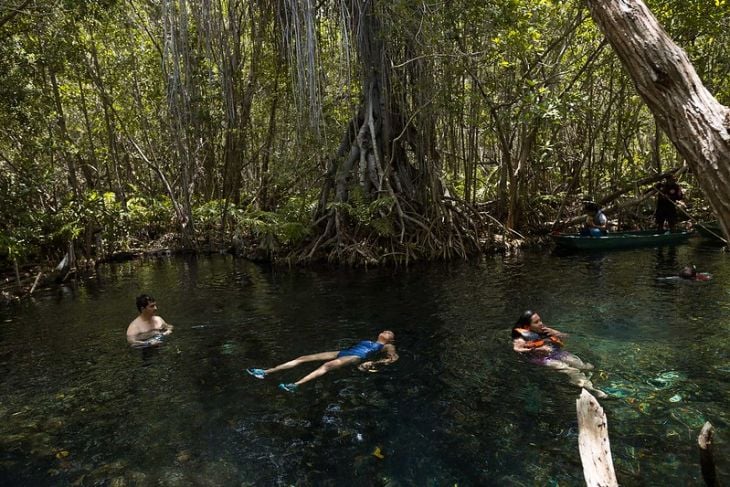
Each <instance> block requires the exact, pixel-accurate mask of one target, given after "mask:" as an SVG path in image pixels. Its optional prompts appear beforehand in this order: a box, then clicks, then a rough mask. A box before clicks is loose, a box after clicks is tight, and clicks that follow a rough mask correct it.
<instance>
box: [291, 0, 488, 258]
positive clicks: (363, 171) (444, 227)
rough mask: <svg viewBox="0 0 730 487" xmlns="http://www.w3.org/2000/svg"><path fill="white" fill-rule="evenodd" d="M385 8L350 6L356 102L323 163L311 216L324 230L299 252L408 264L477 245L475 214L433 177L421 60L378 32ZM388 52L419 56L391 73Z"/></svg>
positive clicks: (436, 172) (434, 158)
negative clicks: (357, 75) (357, 78)
mask: <svg viewBox="0 0 730 487" xmlns="http://www.w3.org/2000/svg"><path fill="white" fill-rule="evenodd" d="M386 7H387V5H386V3H385V2H382V3H381V2H372V1H365V0H351V1H350V2H349V3H348V9H347V11H348V12H351V15H350V16H349V18H348V19H347V20H348V24H349V25H348V27H349V30H350V32H351V34H352V42H353V43H354V45H355V46H356V53H357V57H358V63H359V66H360V70H361V79H360V83H361V84H360V91H361V103H360V106H359V109H358V111H357V114H356V115H354V116H353V118H352V120H351V123H350V124H348V126H347V127H346V128H345V134H344V136H343V139H342V143H341V144H340V147H339V150H338V151H337V154H336V156H335V157H334V158H333V159H332V160H331V161H330V166H329V169H328V172H327V174H326V178H325V181H324V183H323V188H322V193H321V196H320V205H319V208H318V209H317V211H316V213H315V220H316V223H317V225H320V226H321V227H320V228H323V230H321V233H320V234H319V235H318V236H317V237H316V238H315V239H313V241H312V242H311V245H309V247H308V248H307V249H305V251H304V253H303V254H302V257H304V258H306V259H311V258H316V257H320V256H321V254H323V253H324V254H327V255H328V256H329V258H330V259H335V260H337V261H340V262H350V263H358V262H365V263H369V262H374V261H383V260H394V261H399V262H405V263H407V262H409V260H411V259H414V258H419V257H427V258H435V257H444V258H450V257H454V256H466V255H467V254H470V253H474V252H476V251H477V250H478V249H479V248H480V243H479V241H478V236H479V226H478V225H476V224H475V220H478V219H479V218H481V217H480V215H478V213H476V212H471V211H470V209H469V207H468V206H467V205H464V202H463V201H461V200H454V199H452V198H450V197H448V196H447V195H446V194H445V192H444V189H443V187H442V184H441V180H440V178H439V176H440V167H439V157H438V153H437V152H436V150H435V144H434V140H435V136H434V128H433V127H434V123H433V114H432V113H431V111H430V109H429V107H428V105H429V103H430V101H429V100H427V99H426V97H425V96H423V93H424V92H425V91H426V89H424V88H423V84H424V83H425V85H428V82H429V80H430V79H431V76H432V75H431V74H430V71H429V69H430V68H429V66H428V64H427V63H428V61H427V60H425V59H419V58H420V56H419V55H418V53H414V52H412V49H413V46H410V45H408V43H407V42H402V41H401V42H400V43H399V42H398V41H397V40H395V39H393V38H391V37H390V36H388V35H387V34H386V31H387V29H385V25H384V22H385V21H386V19H387V8H386ZM395 55H397V56H404V57H405V58H406V59H413V60H417V61H414V62H411V63H408V66H407V67H406V68H405V69H403V70H401V71H397V70H394V69H393V65H394V64H397V63H395V62H393V60H392V56H395ZM411 105H413V106H411ZM411 113H412V114H411ZM409 114H411V116H410V117H409Z"/></svg>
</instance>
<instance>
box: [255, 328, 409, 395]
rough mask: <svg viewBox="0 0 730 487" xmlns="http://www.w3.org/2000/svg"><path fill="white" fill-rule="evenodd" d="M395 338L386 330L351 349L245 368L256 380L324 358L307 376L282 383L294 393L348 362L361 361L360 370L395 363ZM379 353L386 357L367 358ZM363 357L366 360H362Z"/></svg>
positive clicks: (355, 362)
mask: <svg viewBox="0 0 730 487" xmlns="http://www.w3.org/2000/svg"><path fill="white" fill-rule="evenodd" d="M394 341H395V334H394V333H393V332H392V331H390V330H385V331H382V332H380V334H379V335H378V339H377V340H376V341H374V342H373V341H370V340H362V341H360V342H358V343H357V344H356V345H354V346H352V347H350V348H346V349H344V350H336V351H333V352H321V353H315V354H312V355H303V356H301V357H298V358H295V359H294V360H290V361H289V362H285V363H283V364H281V365H278V366H276V367H272V368H270V369H257V368H251V369H246V372H248V373H249V374H251V375H252V376H254V377H256V378H257V379H264V378H265V377H266V376H268V375H269V374H272V373H274V372H278V371H280V370H286V369H291V368H294V367H296V366H297V365H300V364H303V363H306V362H319V361H324V362H325V363H324V364H322V365H321V366H319V367H318V368H317V369H315V370H314V371H312V372H310V373H309V374H308V375H305V376H304V377H302V378H301V379H299V380H298V381H296V382H293V383H288V384H287V383H281V384H279V389H282V390H284V391H287V392H295V391H296V390H297V389H298V388H299V386H300V385H302V384H304V383H305V382H309V381H310V380H312V379H316V378H317V377H320V376H323V375H324V374H326V373H327V372H329V371H331V370H335V369H339V368H340V367H344V366H346V365H355V364H359V365H358V368H359V369H360V370H367V371H370V372H375V371H376V369H375V367H377V366H379V365H388V364H392V363H393V362H395V361H396V360H398V354H397V353H396V351H395V345H393V342H394ZM379 353H382V354H384V355H385V357H383V358H381V359H379V360H367V359H368V358H370V357H371V356H373V355H376V354H379ZM363 360H365V361H364V362H363Z"/></svg>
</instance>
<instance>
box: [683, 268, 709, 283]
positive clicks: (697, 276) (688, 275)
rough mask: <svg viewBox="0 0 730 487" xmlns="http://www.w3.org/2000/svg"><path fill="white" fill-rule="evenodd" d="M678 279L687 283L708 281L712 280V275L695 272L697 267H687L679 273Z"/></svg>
mask: <svg viewBox="0 0 730 487" xmlns="http://www.w3.org/2000/svg"><path fill="white" fill-rule="evenodd" d="M679 277H681V278H682V279H687V280H688V281H709V280H710V279H712V274H710V273H709V272H697V267H695V266H694V265H688V266H685V267H683V268H682V270H681V271H679Z"/></svg>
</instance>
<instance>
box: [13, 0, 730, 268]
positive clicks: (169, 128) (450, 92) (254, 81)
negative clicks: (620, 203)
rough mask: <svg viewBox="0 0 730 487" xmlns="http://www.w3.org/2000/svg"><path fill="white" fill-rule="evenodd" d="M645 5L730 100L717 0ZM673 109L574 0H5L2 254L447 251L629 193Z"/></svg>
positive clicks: (673, 152)
mask: <svg viewBox="0 0 730 487" xmlns="http://www.w3.org/2000/svg"><path fill="white" fill-rule="evenodd" d="M648 6H649V8H651V9H652V11H653V12H654V14H655V15H656V16H657V18H658V19H659V22H660V23H661V24H662V25H663V26H664V27H665V29H666V30H667V33H668V35H669V37H671V38H673V39H674V40H675V41H676V42H677V44H678V45H679V46H680V47H681V48H682V49H684V51H685V52H686V53H687V56H688V61H689V62H690V63H691V65H693V66H694V69H695V70H696V72H697V74H698V76H699V79H701V80H702V82H703V83H704V85H705V86H706V87H707V89H708V90H709V92H711V93H712V94H713V95H714V97H715V98H716V99H717V101H718V103H719V104H721V105H727V104H728V103H730V76H728V69H730V68H729V67H730V59H728V56H730V49H728V47H730V25H729V24H730V9H728V5H727V4H726V2H725V0H714V1H711V2H707V1H699V0H693V1H689V2H688V1H684V0H683V1H679V0H672V1H662V2H658V1H652V2H648ZM668 130H669V129H668V128H667V126H666V125H665V124H662V123H656V122H655V119H654V116H653V114H652V112H651V111H650V110H649V109H648V108H647V106H646V105H645V104H644V103H642V101H641V97H640V94H639V93H638V92H637V90H636V88H635V85H634V82H633V80H632V79H631V78H630V75H629V73H627V72H626V71H624V69H623V68H622V59H621V58H620V57H619V56H617V55H616V53H615V52H614V50H613V49H611V46H610V44H609V43H608V42H607V40H606V38H605V37H604V34H603V33H602V31H601V30H599V28H598V27H597V26H596V24H595V23H594V22H593V20H592V18H591V11H590V10H589V9H588V8H587V7H586V5H585V4H584V3H583V2H580V1H552V0H521V1H512V0H504V1H500V2H492V3H489V2H487V3H485V2H479V1H472V0H461V1H458V2H443V3H431V4H429V3H423V2H415V1H413V0H394V1H388V2H384V1H375V2H366V1H364V0H324V1H319V2H313V1H311V0H277V1H274V2H270V1H262V0H251V1H242V0H226V1H220V0H205V1H201V0H164V1H162V2H142V1H138V0H85V1H80V0H64V1H60V2H40V1H37V0H8V1H5V2H3V3H2V5H1V6H0V195H1V196H2V200H3V205H2V206H1V207H0V222H2V225H1V226H2V230H1V231H2V233H1V234H0V259H2V260H4V261H5V262H12V261H16V262H18V261H20V262H26V261H28V262H30V261H36V262H37V261H39V260H43V259H48V260H54V259H58V258H59V257H60V256H61V255H63V253H64V252H65V251H66V249H67V248H68V243H69V242H72V243H74V245H76V246H77V247H78V250H79V251H81V254H82V255H85V256H87V257H89V258H95V257H98V256H100V255H105V254H109V253H111V252H114V251H118V250H126V249H130V248H136V247H139V246H141V245H149V244H150V243H152V242H155V243H156V244H158V245H169V244H171V243H174V244H175V245H178V246H181V247H186V248H194V249H218V248H227V247H229V246H231V245H232V242H244V246H245V248H246V249H247V252H248V253H249V254H251V255H256V256H259V257H265V258H276V259H282V258H290V259H293V260H305V261H307V260H312V259H319V258H329V259H331V260H335V261H339V262H353V263H371V262H388V261H391V262H408V261H410V260H412V259H424V258H452V257H456V256H466V255H471V254H474V253H477V252H480V251H483V250H484V249H485V248H487V247H489V246H494V245H499V244H500V242H504V241H506V240H507V239H510V238H515V237H518V236H528V235H537V234H541V233H545V232H547V231H549V229H550V228H553V226H556V227H557V226H558V222H561V221H567V220H569V219H570V217H571V216H575V214H576V211H578V207H579V205H578V202H579V201H580V200H581V199H583V198H586V197H590V198H592V199H595V200H597V201H599V200H602V199H603V198H606V197H608V196H611V197H612V198H627V199H636V200H641V197H642V195H643V194H644V192H645V189H646V188H641V187H639V185H634V186H633V187H632V184H633V183H634V182H635V181H640V180H642V179H645V178H647V177H651V176H654V175H658V174H661V173H664V172H666V171H669V170H673V169H676V168H679V167H682V166H684V165H685V164H686V162H685V161H686V158H687V157H688V153H686V152H678V151H677V149H676V148H675V145H674V144H673V143H672V140H671V136H672V135H673V134H672V133H669V134H667V131H668ZM667 135H669V136H667ZM687 162H689V167H690V168H693V169H694V168H695V166H694V165H693V162H694V161H687ZM685 174H686V176H683V180H682V184H683V185H684V186H685V190H686V192H687V193H688V195H689V199H690V201H691V203H692V204H693V208H692V212H693V214H694V215H695V216H696V217H697V218H713V217H712V215H711V208H710V206H711V205H710V203H713V204H712V206H714V207H715V209H717V207H718V205H717V203H715V202H712V201H709V200H707V199H706V198H705V196H704V194H703V191H702V188H701V186H702V184H701V182H700V181H698V179H697V176H698V175H697V174H696V173H695V172H692V171H690V172H688V173H685ZM705 185H706V184H705ZM616 188H628V189H626V190H625V191H624V192H622V193H620V194H615V192H616ZM612 195H613V196H612ZM651 211H652V207H651V200H648V201H647V200H644V201H643V202H640V203H638V204H636V205H631V206H625V207H624V209H623V210H621V211H618V210H617V211H616V212H615V213H614V214H613V215H611V217H612V218H614V219H617V220H618V223H619V225H625V226H633V225H636V224H642V223H644V224H647V225H648V224H649V221H650V215H651ZM502 244H503V243H502Z"/></svg>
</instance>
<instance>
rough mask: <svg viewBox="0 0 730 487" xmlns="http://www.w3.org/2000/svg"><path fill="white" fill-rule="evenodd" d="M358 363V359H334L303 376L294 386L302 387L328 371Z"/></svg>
mask: <svg viewBox="0 0 730 487" xmlns="http://www.w3.org/2000/svg"><path fill="white" fill-rule="evenodd" d="M359 361H360V357H355V356H354V355H353V356H349V357H340V358H336V359H334V360H330V361H329V362H327V363H324V364H322V365H320V366H319V367H318V368H317V369H315V370H313V371H312V372H310V373H309V374H307V375H305V376H304V377H302V378H301V379H299V380H298V381H296V382H295V384H296V385H302V384H304V383H305V382H309V381H310V380H312V379H316V378H317V377H320V376H323V375H324V374H326V373H327V372H329V371H330V370H335V369H339V368H340V367H344V366H345V365H348V364H355V363H357V362H359Z"/></svg>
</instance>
